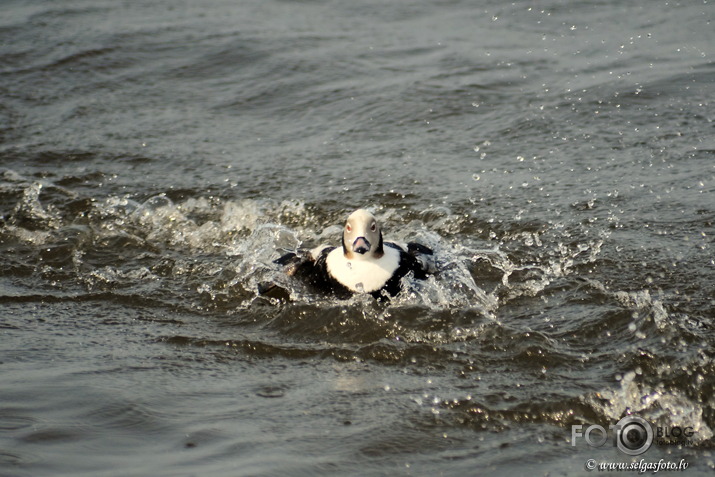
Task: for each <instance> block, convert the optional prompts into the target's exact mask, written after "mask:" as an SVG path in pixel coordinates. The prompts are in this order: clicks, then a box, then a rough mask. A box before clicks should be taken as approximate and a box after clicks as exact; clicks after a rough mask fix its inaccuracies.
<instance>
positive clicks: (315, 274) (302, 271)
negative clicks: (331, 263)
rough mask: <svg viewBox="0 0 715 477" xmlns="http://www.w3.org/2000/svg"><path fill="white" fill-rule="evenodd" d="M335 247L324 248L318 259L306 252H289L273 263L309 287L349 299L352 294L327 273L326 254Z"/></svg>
mask: <svg viewBox="0 0 715 477" xmlns="http://www.w3.org/2000/svg"><path fill="white" fill-rule="evenodd" d="M335 248H336V247H325V248H324V249H323V250H321V251H320V254H319V255H318V257H317V258H316V257H313V255H312V253H310V251H307V250H299V251H298V252H290V253H287V254H285V255H283V256H282V257H280V258H278V259H276V260H274V261H273V263H277V264H278V265H282V266H283V267H284V271H285V273H286V274H287V275H290V276H293V277H296V278H298V279H299V280H301V281H303V282H305V283H307V284H308V285H309V286H311V287H313V288H315V289H317V290H319V291H321V292H324V293H329V294H333V295H337V296H338V297H345V298H347V297H349V296H350V295H351V294H352V293H351V292H350V290H348V289H347V288H346V287H344V286H343V285H342V284H340V283H339V282H338V281H337V280H335V279H334V278H333V277H331V276H330V274H329V273H328V264H327V258H328V254H329V253H330V252H332V251H333V250H335Z"/></svg>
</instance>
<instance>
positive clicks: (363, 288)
mask: <svg viewBox="0 0 715 477" xmlns="http://www.w3.org/2000/svg"><path fill="white" fill-rule="evenodd" d="M355 289H356V290H357V291H359V292H360V293H364V292H365V287H364V286H363V284H362V282H360V283H356V284H355Z"/></svg>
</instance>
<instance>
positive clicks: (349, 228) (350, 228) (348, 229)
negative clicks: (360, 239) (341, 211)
mask: <svg viewBox="0 0 715 477" xmlns="http://www.w3.org/2000/svg"><path fill="white" fill-rule="evenodd" d="M345 230H347V231H348V232H351V231H352V230H353V227H352V226H351V225H350V224H347V225H346V226H345Z"/></svg>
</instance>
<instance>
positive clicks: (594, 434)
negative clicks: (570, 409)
mask: <svg viewBox="0 0 715 477" xmlns="http://www.w3.org/2000/svg"><path fill="white" fill-rule="evenodd" d="M608 427H609V429H611V430H612V431H614V437H613V440H614V444H613V445H614V447H617V448H618V450H619V451H621V452H623V453H624V454H627V455H630V456H636V455H641V454H643V453H644V452H646V451H647V450H648V449H650V446H651V445H652V444H653V441H654V440H655V442H656V444H658V445H692V441H691V439H690V438H691V437H693V434H695V431H694V430H693V428H692V427H690V426H688V427H679V426H673V427H664V426H658V427H656V428H655V432H654V431H653V426H651V425H650V424H649V423H648V421H646V420H645V419H643V418H642V417H638V416H626V417H624V418H623V419H621V420H620V421H618V423H616V424H611V425H609V426H608ZM578 437H582V438H583V439H585V440H586V443H587V444H588V445H590V446H591V447H601V446H603V445H604V444H605V443H606V442H607V441H608V431H606V429H605V428H604V427H603V426H600V425H598V424H593V425H591V426H588V427H587V428H586V430H585V431H584V430H583V426H582V425H581V424H574V425H572V426H571V446H575V445H576V438H578Z"/></svg>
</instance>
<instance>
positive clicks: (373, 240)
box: [274, 209, 436, 299]
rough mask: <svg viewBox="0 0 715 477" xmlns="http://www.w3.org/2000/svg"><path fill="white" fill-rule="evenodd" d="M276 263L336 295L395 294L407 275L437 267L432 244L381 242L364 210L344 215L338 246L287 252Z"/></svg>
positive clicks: (418, 275) (424, 276) (419, 274)
mask: <svg viewBox="0 0 715 477" xmlns="http://www.w3.org/2000/svg"><path fill="white" fill-rule="evenodd" d="M274 263H276V264H278V265H281V266H282V267H283V269H284V272H285V273H286V274H287V275H289V276H292V277H296V278H298V279H301V280H303V281H304V282H306V283H307V284H308V285H310V286H311V287H312V288H314V289H317V290H319V291H321V292H323V293H326V294H329V295H334V296H336V297H338V298H349V297H350V296H352V295H355V294H370V295H372V296H373V297H375V298H378V299H382V298H389V297H395V296H396V295H397V294H399V293H400V291H401V290H402V286H403V280H402V279H403V278H404V277H405V276H407V275H409V274H412V276H413V277H414V278H416V279H419V280H426V279H427V278H428V277H429V276H430V275H433V274H434V273H435V272H436V266H435V261H434V252H433V251H432V249H430V248H429V247H427V246H425V245H422V244H419V243H416V242H410V243H407V244H406V245H404V246H402V245H399V244H397V243H394V242H386V241H384V240H383V236H382V228H381V226H380V224H379V223H378V221H377V219H376V218H375V216H374V215H373V214H372V213H371V212H370V211H368V210H366V209H357V210H355V211H354V212H352V213H351V214H350V215H349V216H348V218H347V220H346V221H345V224H344V226H343V230H342V243H341V244H340V245H339V246H330V245H320V246H318V247H316V248H314V249H312V250H302V251H301V250H298V251H296V252H289V253H286V254H284V255H282V256H281V257H280V258H278V259H276V260H274Z"/></svg>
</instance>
